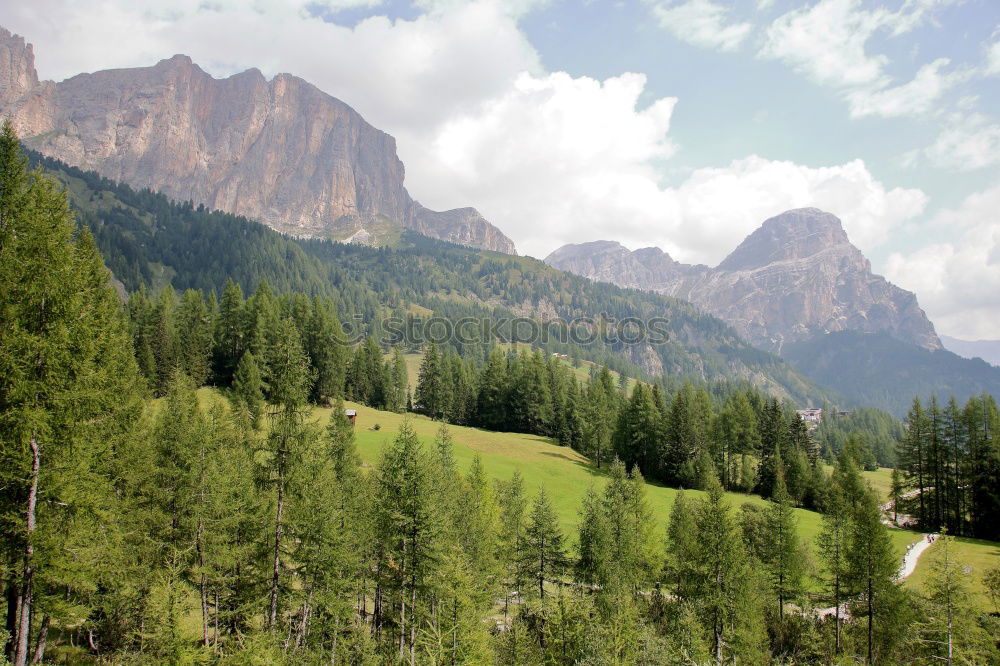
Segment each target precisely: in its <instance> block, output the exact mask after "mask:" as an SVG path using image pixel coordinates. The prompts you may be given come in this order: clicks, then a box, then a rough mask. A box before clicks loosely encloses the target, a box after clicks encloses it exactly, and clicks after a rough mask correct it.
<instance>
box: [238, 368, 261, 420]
mask: <svg viewBox="0 0 1000 666" xmlns="http://www.w3.org/2000/svg"><path fill="white" fill-rule="evenodd" d="M233 396H234V397H235V398H236V401H237V403H238V404H239V405H241V406H242V408H243V409H246V410H247V412H248V413H249V415H250V422H251V424H252V425H253V427H254V428H256V427H257V426H258V425H260V418H261V416H262V414H263V410H264V386H263V381H262V380H261V377H260V370H259V369H258V368H257V361H256V360H255V359H254V357H253V352H251V351H247V352H245V353H244V354H243V357H242V358H240V362H239V364H238V365H237V366H236V373H235V374H234V375H233Z"/></svg>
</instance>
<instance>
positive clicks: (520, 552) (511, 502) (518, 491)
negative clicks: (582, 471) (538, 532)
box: [498, 469, 528, 616]
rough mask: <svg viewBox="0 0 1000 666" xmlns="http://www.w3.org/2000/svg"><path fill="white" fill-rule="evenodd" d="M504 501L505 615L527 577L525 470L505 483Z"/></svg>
mask: <svg viewBox="0 0 1000 666" xmlns="http://www.w3.org/2000/svg"><path fill="white" fill-rule="evenodd" d="M498 499H499V504H500V527H499V543H498V546H499V560H500V562H501V564H502V567H503V570H504V571H503V578H504V581H503V582H504V615H505V616H506V614H507V607H508V605H509V601H510V597H511V594H512V593H513V594H514V595H515V596H517V597H520V596H521V593H522V590H523V588H524V583H525V580H526V566H525V564H526V561H527V555H526V552H525V549H526V546H527V542H526V533H525V530H526V528H527V521H526V516H525V512H526V511H527V507H528V500H527V498H526V497H525V494H524V481H523V480H522V479H521V473H520V472H519V471H518V470H516V469H515V470H514V474H513V475H512V476H511V479H510V481H509V482H506V483H502V484H501V485H500V488H499V492H498Z"/></svg>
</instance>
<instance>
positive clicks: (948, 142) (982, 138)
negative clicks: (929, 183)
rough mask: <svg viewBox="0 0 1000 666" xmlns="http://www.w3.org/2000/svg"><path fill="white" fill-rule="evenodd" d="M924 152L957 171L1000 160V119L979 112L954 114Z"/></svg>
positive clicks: (933, 159)
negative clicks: (996, 119) (995, 119)
mask: <svg viewBox="0 0 1000 666" xmlns="http://www.w3.org/2000/svg"><path fill="white" fill-rule="evenodd" d="M923 153H924V155H925V156H926V157H927V158H928V159H929V160H930V162H931V163H932V164H934V165H935V166H938V167H941V168H944V169H953V170H956V171H974V170H976V169H983V168H986V167H990V166H994V165H997V164H1000V123H997V122H995V121H993V120H991V119H990V118H988V117H987V116H984V115H982V114H979V113H969V114H960V113H956V114H952V115H951V116H950V117H949V119H948V120H947V121H946V124H945V126H944V129H943V130H942V132H941V133H940V134H939V135H938V137H937V140H936V141H935V142H934V144H933V145H931V146H930V147H928V148H927V149H925V150H924V151H923Z"/></svg>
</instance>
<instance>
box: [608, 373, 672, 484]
mask: <svg viewBox="0 0 1000 666" xmlns="http://www.w3.org/2000/svg"><path fill="white" fill-rule="evenodd" d="M661 425H662V415H661V414H660V413H659V410H657V408H656V404H655V403H654V402H653V398H652V393H651V391H650V390H649V387H648V386H646V385H645V384H643V383H639V384H636V386H635V388H634V389H633V390H632V395H631V397H630V398H629V400H628V403H626V405H625V406H624V407H623V408H622V410H621V411H620V412H619V414H618V421H617V424H616V426H615V430H614V434H613V435H612V445H613V446H614V450H615V453H616V454H617V455H618V458H619V459H620V460H621V461H622V462H623V463H624V464H625V466H626V467H628V468H632V467H638V468H639V470H640V471H641V472H642V473H643V474H644V475H645V476H648V477H650V478H654V479H659V478H662V471H661V470H662V464H663V463H662V460H661V447H660V442H661V432H662V427H661Z"/></svg>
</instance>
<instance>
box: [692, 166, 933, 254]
mask: <svg viewBox="0 0 1000 666" xmlns="http://www.w3.org/2000/svg"><path fill="white" fill-rule="evenodd" d="M675 194H676V197H677V200H678V202H679V204H680V212H681V215H682V219H681V220H680V225H679V226H680V228H679V229H678V230H677V233H678V235H677V236H676V238H684V239H685V241H684V242H685V243H686V244H687V245H688V246H689V249H690V250H691V255H692V258H693V259H695V260H698V261H704V262H705V263H714V262H717V261H719V260H721V259H722V258H723V256H725V254H727V253H728V252H729V251H730V250H732V249H733V248H734V247H735V246H736V244H737V243H738V242H739V241H741V240H742V239H743V237H744V236H746V235H749V234H750V233H751V232H752V231H754V230H755V229H756V228H757V227H758V226H760V223H761V222H763V221H764V220H765V219H767V218H768V217H772V216H774V215H777V214H778V213H781V212H783V211H785V210H789V209H792V208H804V207H816V208H820V209H822V210H826V211H828V212H831V213H833V214H834V215H836V216H837V217H839V218H840V219H841V220H842V221H843V223H844V228H845V230H846V231H847V234H848V237H849V238H850V239H851V241H852V242H853V243H854V244H855V245H857V246H858V247H860V248H861V249H862V250H865V251H867V250H871V249H872V248H875V247H877V246H878V245H880V244H881V243H883V242H885V240H886V239H887V238H888V237H889V234H890V233H891V232H892V231H893V230H894V229H895V228H897V227H898V226H899V225H900V224H902V223H903V222H905V221H907V220H909V219H912V218H913V217H915V216H917V215H919V214H920V213H921V212H923V209H924V206H925V205H926V202H927V197H926V195H924V193H923V192H921V191H920V190H915V189H904V188H894V189H887V188H886V187H885V186H884V185H883V184H882V183H880V182H879V181H877V180H876V179H875V178H874V177H873V176H872V174H871V173H870V172H869V171H868V169H867V167H866V166H865V164H864V162H862V161H861V160H854V161H851V162H847V163H846V164H842V165H837V166H832V167H822V168H811V167H807V166H803V165H799V164H795V163H793V162H784V161H774V160H767V159H764V158H761V157H758V156H751V157H748V158H746V159H742V160H736V161H734V162H733V163H732V164H730V165H729V166H728V167H724V168H713V169H699V170H697V171H695V172H694V173H693V174H692V175H691V177H690V178H688V180H687V181H686V182H685V183H683V184H682V185H681V186H680V187H679V188H677V190H676V193H675Z"/></svg>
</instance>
